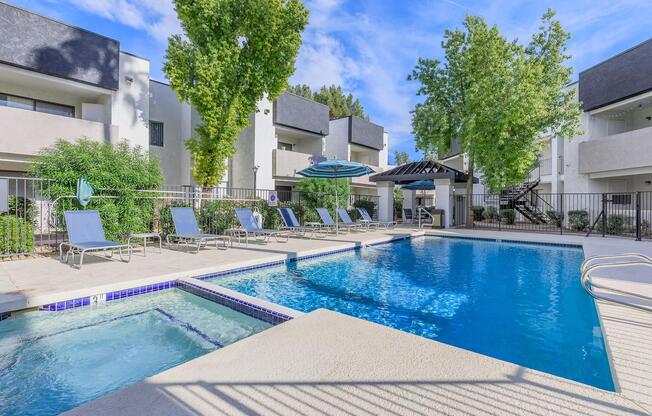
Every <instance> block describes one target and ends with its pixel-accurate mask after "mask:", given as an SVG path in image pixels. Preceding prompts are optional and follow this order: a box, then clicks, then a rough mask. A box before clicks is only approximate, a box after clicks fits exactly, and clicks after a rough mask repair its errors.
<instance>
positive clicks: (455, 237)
mask: <svg viewBox="0 0 652 416" xmlns="http://www.w3.org/2000/svg"><path fill="white" fill-rule="evenodd" d="M426 237H435V238H449V239H451V240H479V241H493V242H495V243H510V244H527V245H533V246H556V247H566V248H580V249H581V248H582V245H581V244H571V243H552V242H548V241H541V242H539V241H522V240H514V239H508V238H491V237H471V236H469V237H466V236H462V235H433V234H426Z"/></svg>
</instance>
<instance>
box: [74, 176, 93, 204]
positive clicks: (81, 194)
mask: <svg viewBox="0 0 652 416" xmlns="http://www.w3.org/2000/svg"><path fill="white" fill-rule="evenodd" d="M92 196H93V187H92V186H91V184H90V183H88V181H87V180H86V179H84V178H79V179H77V201H78V202H79V205H81V206H82V207H84V208H85V207H86V205H88V203H89V202H91V197H92Z"/></svg>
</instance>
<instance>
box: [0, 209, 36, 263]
mask: <svg viewBox="0 0 652 416" xmlns="http://www.w3.org/2000/svg"><path fill="white" fill-rule="evenodd" d="M33 249H34V231H33V229H32V224H31V223H30V222H28V221H25V220H23V219H22V218H16V217H14V216H12V215H0V254H12V253H31V252H32V250H33Z"/></svg>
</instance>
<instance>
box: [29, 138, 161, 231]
mask: <svg viewBox="0 0 652 416" xmlns="http://www.w3.org/2000/svg"><path fill="white" fill-rule="evenodd" d="M30 174H31V175H32V176H34V177H38V178H45V179H53V181H51V182H48V184H47V186H46V189H44V192H45V193H49V195H51V197H52V199H55V198H58V197H64V196H67V195H75V193H76V187H77V179H79V178H85V179H86V180H88V182H89V183H90V184H91V186H93V188H94V189H95V194H96V195H98V196H99V197H98V198H93V199H92V200H91V203H90V204H89V205H88V207H87V208H89V209H97V210H98V211H99V212H100V216H101V217H102V222H103V224H104V230H105V233H106V237H107V238H108V239H110V240H116V241H125V240H126V237H127V235H128V234H129V233H132V232H146V231H149V230H150V229H151V226H152V221H153V217H154V202H153V200H152V199H146V198H140V197H139V196H140V195H138V193H136V192H134V191H137V190H149V189H159V188H160V187H161V185H162V183H163V177H162V175H161V169H160V167H159V163H158V160H157V159H156V158H155V157H153V156H149V155H148V154H147V153H145V152H144V151H143V150H142V148H140V147H138V146H137V147H133V148H132V147H130V146H129V144H128V143H127V142H126V141H123V142H121V143H119V144H118V145H116V146H112V145H111V144H109V143H101V142H95V141H91V140H86V139H83V140H79V141H77V142H76V143H70V142H66V141H63V140H61V141H58V142H57V143H56V144H55V145H54V146H52V147H49V148H46V149H43V150H42V151H41V152H40V154H39V156H38V158H37V160H36V161H35V162H34V163H33V164H32V165H31V171H30ZM102 189H107V191H102ZM102 192H106V195H110V196H112V197H114V198H111V199H109V198H102V197H101V194H102ZM64 207H65V209H82V207H81V206H80V205H79V204H78V203H77V201H76V200H72V201H71V200H70V199H69V198H63V199H62V200H61V203H59V204H57V206H56V210H57V212H56V215H58V216H60V215H61V211H62V210H63V209H64Z"/></svg>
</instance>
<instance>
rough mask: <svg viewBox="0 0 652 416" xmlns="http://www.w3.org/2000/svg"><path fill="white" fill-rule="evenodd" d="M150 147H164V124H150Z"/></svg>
mask: <svg viewBox="0 0 652 416" xmlns="http://www.w3.org/2000/svg"><path fill="white" fill-rule="evenodd" d="M149 145H150V146H161V147H163V123H161V122H160V121H150V122H149Z"/></svg>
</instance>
